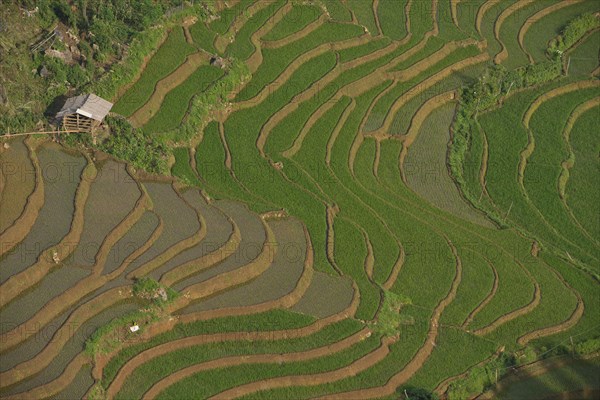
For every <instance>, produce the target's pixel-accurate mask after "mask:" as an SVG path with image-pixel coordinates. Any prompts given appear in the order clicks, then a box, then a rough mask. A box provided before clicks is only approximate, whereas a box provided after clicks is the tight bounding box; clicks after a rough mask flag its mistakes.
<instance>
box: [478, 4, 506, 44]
mask: <svg viewBox="0 0 600 400" xmlns="http://www.w3.org/2000/svg"><path fill="white" fill-rule="evenodd" d="M500 1H501V0H487V1H486V2H485V3H483V4H482V5H481V6H480V7H479V9H478V10H477V16H476V17H475V28H476V29H477V32H478V33H479V35H481V36H482V37H483V34H482V33H481V23H482V21H483V17H484V16H485V14H486V13H487V12H488V11H489V10H490V8H492V7H494V6H495V5H496V4H498V3H500Z"/></svg>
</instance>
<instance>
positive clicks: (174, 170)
mask: <svg viewBox="0 0 600 400" xmlns="http://www.w3.org/2000/svg"><path fill="white" fill-rule="evenodd" d="M173 155H174V156H175V164H173V166H172V167H171V174H173V176H176V177H178V178H179V179H181V180H182V181H183V182H185V183H186V184H188V185H192V186H200V181H199V180H198V177H197V176H196V174H195V173H194V171H193V170H192V166H191V165H190V151H189V149H188V148H187V147H177V148H175V149H173Z"/></svg>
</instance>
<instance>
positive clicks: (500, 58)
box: [494, 0, 537, 64]
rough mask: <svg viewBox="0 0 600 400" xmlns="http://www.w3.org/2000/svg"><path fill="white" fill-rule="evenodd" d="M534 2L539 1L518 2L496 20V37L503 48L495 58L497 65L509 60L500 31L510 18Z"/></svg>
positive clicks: (521, 0) (525, 0)
mask: <svg viewBox="0 0 600 400" xmlns="http://www.w3.org/2000/svg"><path fill="white" fill-rule="evenodd" d="M534 1H537V0H520V1H517V2H516V3H513V4H511V5H510V6H508V7H507V8H506V9H504V11H502V12H501V13H500V15H499V16H498V18H497V19H496V22H495V23H494V37H495V38H496V40H497V41H498V42H499V43H500V45H501V46H502V49H501V50H500V51H499V52H498V54H496V55H495V56H494V63H495V64H500V63H502V62H503V61H504V60H506V59H507V58H508V49H507V48H506V44H504V42H503V41H502V40H501V39H500V30H501V29H502V24H504V21H505V20H506V19H507V18H508V17H510V16H511V15H513V14H514V13H516V12H519V10H520V9H522V8H524V7H527V6H528V5H529V4H531V3H533V2H534Z"/></svg>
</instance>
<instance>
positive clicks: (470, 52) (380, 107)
mask: <svg viewBox="0 0 600 400" xmlns="http://www.w3.org/2000/svg"><path fill="white" fill-rule="evenodd" d="M477 54H479V50H478V49H477V48H476V47H475V46H469V47H464V48H459V49H457V50H456V51H454V52H452V53H451V54H450V55H449V56H448V57H446V58H444V59H443V60H441V61H440V62H438V63H437V64H435V65H433V66H431V67H430V68H428V69H427V70H425V71H423V72H421V73H419V75H417V76H416V77H414V78H413V79H411V80H410V81H406V82H399V83H397V84H396V85H395V86H394V87H393V88H392V89H391V90H390V91H388V92H387V93H386V94H385V95H384V96H382V97H381V98H380V99H379V100H378V101H377V103H376V104H375V106H374V107H373V109H372V111H371V114H370V115H369V118H368V120H367V122H366V124H365V131H367V132H370V131H374V130H377V129H378V128H380V127H381V125H382V124H383V121H384V120H385V118H386V116H387V114H388V112H389V110H390V107H391V106H392V105H393V104H394V102H395V101H396V100H397V99H398V98H399V97H401V96H402V95H403V94H405V93H406V92H407V91H409V90H411V88H417V89H418V83H419V82H422V81H423V80H425V79H427V78H428V77H429V76H431V75H433V74H435V73H437V72H439V71H441V70H443V69H444V68H446V67H449V66H450V65H452V64H455V63H457V62H459V61H461V60H463V59H465V58H468V57H473V56H476V55H477ZM438 93H439V92H438ZM425 98H426V97H425Z"/></svg>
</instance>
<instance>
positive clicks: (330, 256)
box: [326, 204, 343, 276]
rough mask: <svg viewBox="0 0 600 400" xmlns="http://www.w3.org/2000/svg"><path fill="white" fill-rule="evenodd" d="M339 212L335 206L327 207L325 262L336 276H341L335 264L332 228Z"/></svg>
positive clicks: (333, 232)
mask: <svg viewBox="0 0 600 400" xmlns="http://www.w3.org/2000/svg"><path fill="white" fill-rule="evenodd" d="M339 212H340V209H339V207H338V206H337V205H333V206H332V205H329V204H328V205H327V215H326V218H327V243H326V254H327V261H329V264H331V266H332V267H333V269H335V270H336V272H337V273H338V275H340V276H342V275H343V273H342V270H340V268H339V267H338V265H337V263H336V262H335V230H334V228H333V226H334V224H335V217H336V216H337V214H338V213H339Z"/></svg>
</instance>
